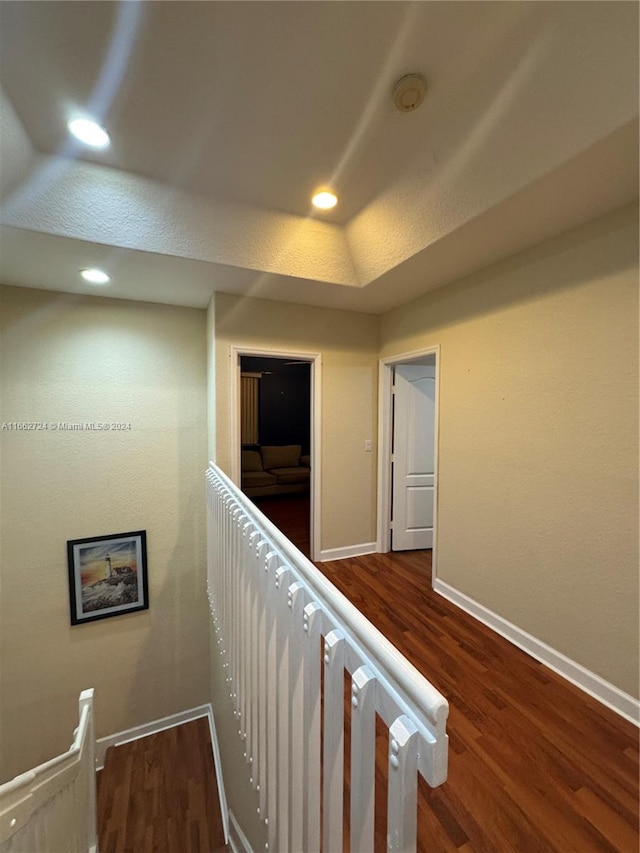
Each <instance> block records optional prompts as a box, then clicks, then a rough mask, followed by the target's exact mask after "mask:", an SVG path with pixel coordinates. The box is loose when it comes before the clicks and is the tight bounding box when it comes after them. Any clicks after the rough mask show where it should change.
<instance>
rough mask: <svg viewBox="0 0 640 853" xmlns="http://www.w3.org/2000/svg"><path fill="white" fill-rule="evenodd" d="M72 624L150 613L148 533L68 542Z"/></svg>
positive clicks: (136, 531) (132, 533)
mask: <svg viewBox="0 0 640 853" xmlns="http://www.w3.org/2000/svg"><path fill="white" fill-rule="evenodd" d="M67 560H68V564H69V606H70V611H71V624H72V625H82V624H84V623H85V622H94V621H95V620H97V619H108V618H109V617H111V616H120V615H122V614H124V613H135V612H136V611H139V610H148V609H149V589H148V581H147V532H146V530H134V531H131V532H128V533H111V534H108V535H105V536H90V537H86V538H84V539H69V540H67Z"/></svg>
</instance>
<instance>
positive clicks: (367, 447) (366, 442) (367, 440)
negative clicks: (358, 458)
mask: <svg viewBox="0 0 640 853" xmlns="http://www.w3.org/2000/svg"><path fill="white" fill-rule="evenodd" d="M364 449H365V450H366V451H367V453H371V439H370V438H365V440H364Z"/></svg>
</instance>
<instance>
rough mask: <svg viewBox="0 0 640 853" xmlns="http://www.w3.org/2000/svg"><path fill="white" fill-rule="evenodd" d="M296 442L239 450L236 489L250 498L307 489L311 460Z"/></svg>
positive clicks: (305, 490)
mask: <svg viewBox="0 0 640 853" xmlns="http://www.w3.org/2000/svg"><path fill="white" fill-rule="evenodd" d="M301 451H302V447H301V446H300V445H299V444H286V445H263V446H262V447H257V448H254V449H251V450H249V449H243V450H242V466H241V468H242V471H241V481H240V488H241V489H242V491H243V492H244V493H245V494H246V495H247V496H248V497H250V498H255V497H262V496H266V495H286V494H293V493H296V492H307V491H309V483H310V481H311V459H310V457H309V456H307V455H303V454H302V452H301Z"/></svg>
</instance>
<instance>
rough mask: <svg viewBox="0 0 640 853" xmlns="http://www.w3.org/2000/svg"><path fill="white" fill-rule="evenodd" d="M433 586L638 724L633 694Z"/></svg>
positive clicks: (639, 708) (437, 583) (448, 589)
mask: <svg viewBox="0 0 640 853" xmlns="http://www.w3.org/2000/svg"><path fill="white" fill-rule="evenodd" d="M433 588H434V590H435V591H436V592H437V593H439V594H440V595H442V596H443V598H446V599H448V600H449V601H451V602H452V603H453V604H455V605H457V606H458V607H460V609H461V610H464V611H466V612H467V613H469V614H471V616H474V617H475V618H476V619H477V620H478V621H479V622H482V623H483V624H484V625H487V626H488V627H489V628H492V629H493V630H494V631H495V632H496V633H497V634H500V636H502V637H505V638H506V639H507V640H509V641H510V642H512V643H513V644H514V646H518V648H520V649H522V650H523V651H525V652H527V654H530V655H531V657H533V658H535V659H536V660H538V661H540V662H541V663H543V664H545V666H548V667H549V669H552V670H553V671H554V672H557V673H558V675H561V676H562V677H563V678H566V679H567V681H570V682H571V683H572V684H575V685H576V687H579V688H580V689H581V690H584V692H585V693H588V694H589V696H592V697H593V698H594V699H597V700H598V702H602V704H603V705H606V706H607V707H608V708H611V710H612V711H615V712H616V713H618V714H620V716H621V717H624V718H625V719H627V720H629V721H630V722H632V723H635V725H636V726H638V725H640V702H639V701H638V700H637V699H634V698H633V696H630V695H629V694H628V693H625V692H624V691H622V690H620V689H619V688H618V687H616V686H615V685H613V684H610V683H609V682H608V681H605V680H604V678H601V677H600V676H599V675H596V674H595V673H594V672H591V671H590V670H588V669H586V667H584V666H582V665H581V664H579V663H576V662H575V661H573V660H571V658H568V657H567V656H566V655H563V654H562V652H558V651H556V650H555V649H552V648H551V646H548V645H547V644H546V643H544V642H542V640H538V639H537V638H536V637H534V636H533V635H532V634H528V633H527V632H526V631H523V630H522V628H518V626H517V625H514V624H513V623H512V622H509V621H508V620H507V619H504V618H503V617H502V616H499V615H498V614H497V613H494V612H493V611H492V610H489V608H488V607H485V606H484V605H483V604H479V603H478V602H477V601H475V600H474V599H473V598H469V596H468V595H465V594H464V593H463V592H459V591H458V590H457V589H455V588H454V587H452V586H449V584H447V583H445V582H444V581H442V580H440V579H439V578H436V579H435V580H434V582H433Z"/></svg>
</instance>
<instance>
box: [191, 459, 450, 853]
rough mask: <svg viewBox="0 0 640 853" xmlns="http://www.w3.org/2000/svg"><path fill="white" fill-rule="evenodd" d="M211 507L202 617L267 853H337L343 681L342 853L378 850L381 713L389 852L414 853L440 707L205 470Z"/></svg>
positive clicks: (392, 652)
mask: <svg viewBox="0 0 640 853" xmlns="http://www.w3.org/2000/svg"><path fill="white" fill-rule="evenodd" d="M207 503H208V511H207V521H208V594H209V604H210V609H211V616H212V619H213V624H214V628H215V635H216V639H217V644H218V649H219V652H220V655H221V656H222V665H223V667H224V670H225V672H226V682H227V686H228V689H229V694H230V696H231V698H232V700H233V703H234V707H235V715H236V718H237V720H238V733H239V737H241V738H242V739H243V741H244V754H245V758H246V761H247V762H248V764H249V765H250V778H251V784H252V785H253V787H254V788H255V790H256V791H257V797H258V804H259V814H260V816H261V818H262V819H263V820H264V822H265V824H266V830H267V835H268V846H269V850H272V851H278V853H284V851H293V853H299V851H305V853H319V851H320V850H321V849H322V851H324V853H338V851H341V850H342V840H343V818H344V814H343V809H344V802H343V789H344V779H343V775H344V707H345V702H344V692H345V687H344V679H345V670H346V671H347V672H348V673H349V674H350V676H351V706H352V707H351V754H350V775H351V780H350V786H349V790H350V820H349V827H350V828H349V832H350V849H351V850H352V851H358V853H366V851H372V850H373V838H374V786H375V749H376V745H375V729H376V714H377V715H379V717H380V718H381V719H382V720H383V721H384V723H385V725H386V726H387V727H388V730H389V756H388V768H389V772H388V790H387V804H388V805H387V849H388V850H402V851H412V850H415V849H416V836H417V826H416V822H417V796H418V793H417V788H418V774H420V775H421V776H423V777H424V779H426V781H427V782H428V784H429V785H431V786H437V785H440V784H442V782H444V781H445V779H446V776H447V754H448V738H447V734H446V720H447V716H448V704H447V701H446V699H445V698H444V697H443V696H442V695H441V694H440V693H439V692H438V691H437V690H436V689H435V688H434V687H433V686H432V685H431V684H430V683H429V682H428V681H427V680H426V679H425V678H424V677H423V676H422V675H421V674H420V673H419V672H418V671H417V670H416V669H415V667H413V666H412V665H411V664H410V663H409V661H407V659H406V658H405V657H403V656H402V655H401V654H400V653H399V652H398V650H397V649H396V648H395V647H394V646H393V645H392V644H391V643H390V642H389V641H388V640H387V639H386V638H385V637H384V636H383V635H382V634H381V633H380V632H379V631H378V630H377V629H376V628H374V626H373V625H372V624H371V623H370V622H369V621H368V620H367V619H366V618H365V617H364V616H363V615H362V613H360V611H359V610H357V608H356V607H354V606H353V605H352V604H351V603H350V602H349V601H348V600H347V599H346V598H345V597H344V596H343V595H342V594H341V593H340V592H339V591H338V590H337V589H336V588H335V587H334V586H333V584H332V583H330V582H329V581H328V580H327V579H326V578H325V577H324V576H323V575H322V573H321V572H320V571H319V570H318V569H317V568H316V567H315V566H314V565H313V564H312V563H311V562H310V561H309V560H307V559H306V558H305V557H304V556H303V555H302V554H301V553H300V552H299V551H298V550H297V548H295V547H294V546H293V545H292V544H291V543H290V542H289V540H288V539H286V537H285V536H284V535H283V534H282V533H281V532H280V531H279V530H278V529H277V528H276V527H274V525H273V524H271V522H269V520H268V519H266V518H265V517H264V516H263V515H262V513H260V512H259V511H258V510H257V508H256V507H255V506H254V505H253V504H252V503H251V501H249V499H248V498H247V497H246V496H245V495H244V494H242V492H240V490H239V489H238V488H237V486H235V485H234V483H233V482H232V481H231V480H230V479H229V478H228V477H227V476H226V475H225V474H224V473H223V472H222V471H221V470H220V469H219V468H218V467H217V466H215V465H213V464H211V465H210V467H209V469H208V471H207ZM321 668H324V673H322V672H321ZM321 716H322V719H321ZM321 756H322V764H321Z"/></svg>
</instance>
